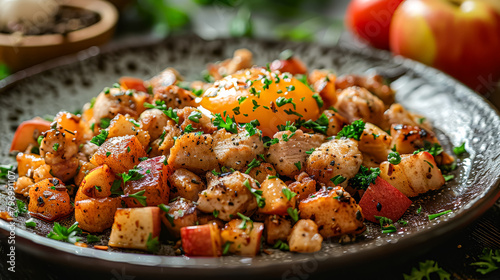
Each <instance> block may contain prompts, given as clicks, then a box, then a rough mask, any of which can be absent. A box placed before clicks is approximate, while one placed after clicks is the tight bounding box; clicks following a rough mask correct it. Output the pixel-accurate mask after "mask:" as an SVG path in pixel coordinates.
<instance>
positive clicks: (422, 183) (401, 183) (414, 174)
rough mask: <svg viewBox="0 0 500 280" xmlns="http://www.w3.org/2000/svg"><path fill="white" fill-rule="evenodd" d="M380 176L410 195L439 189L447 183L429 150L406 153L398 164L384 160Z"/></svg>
mask: <svg viewBox="0 0 500 280" xmlns="http://www.w3.org/2000/svg"><path fill="white" fill-rule="evenodd" d="M380 177H381V178H382V179H384V180H386V181H387V182H389V184H391V185H392V186H393V187H395V188H396V189H398V190H399V191H400V192H402V193H403V194H404V195H406V196H408V197H414V196H417V195H419V194H422V193H425V192H428V191H430V190H437V189H439V188H441V187H442V186H443V185H444V183H445V180H444V178H443V175H442V174H441V170H439V168H438V166H437V164H436V162H435V161H434V157H433V156H432V155H431V154H429V153H428V152H420V153H418V154H416V155H404V156H402V157H401V162H400V163H399V164H397V165H394V164H391V163H389V162H387V161H386V162H383V163H382V164H381V165H380Z"/></svg>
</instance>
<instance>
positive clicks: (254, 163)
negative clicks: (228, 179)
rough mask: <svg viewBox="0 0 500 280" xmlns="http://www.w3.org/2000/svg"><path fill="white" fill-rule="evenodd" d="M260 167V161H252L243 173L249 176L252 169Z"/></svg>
mask: <svg viewBox="0 0 500 280" xmlns="http://www.w3.org/2000/svg"><path fill="white" fill-rule="evenodd" d="M258 166H260V161H259V160H256V159H252V161H251V162H250V163H249V164H248V169H247V171H245V174H250V171H252V168H254V167H258Z"/></svg>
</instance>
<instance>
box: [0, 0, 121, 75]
mask: <svg viewBox="0 0 500 280" xmlns="http://www.w3.org/2000/svg"><path fill="white" fill-rule="evenodd" d="M0 6H1V7H2V10H1V11H0V63H5V64H6V65H7V66H8V67H9V68H10V69H11V71H13V72H15V71H19V70H22V69H24V68H27V67H30V66H33V65H36V64H39V63H41V62H44V61H47V60H49V59H52V58H55V57H58V56H63V55H67V54H72V53H76V52H78V51H81V50H84V49H87V48H90V47H92V46H99V45H103V44H105V43H107V42H108V41H109V40H110V39H111V37H112V35H113V32H114V28H115V25H116V22H117V20H118V11H117V10H116V8H115V7H114V6H113V5H112V4H110V3H109V2H107V1H101V0H0Z"/></svg>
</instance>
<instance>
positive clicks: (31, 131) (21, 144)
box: [10, 119, 50, 152]
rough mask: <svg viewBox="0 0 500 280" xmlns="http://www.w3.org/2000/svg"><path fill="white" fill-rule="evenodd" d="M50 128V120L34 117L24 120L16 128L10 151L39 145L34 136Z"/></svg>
mask: <svg viewBox="0 0 500 280" xmlns="http://www.w3.org/2000/svg"><path fill="white" fill-rule="evenodd" d="M49 129H50V122H49V121H46V120H42V119H33V120H29V121H24V122H22V123H21V124H20V125H19V127H18V128H17V129H16V133H15V134H14V138H13V139H12V144H11V146H10V151H11V152H12V151H24V150H26V148H27V147H28V146H29V145H30V144H33V145H38V143H37V139H35V138H34V137H33V136H34V135H35V134H39V133H42V132H45V131H47V130H49Z"/></svg>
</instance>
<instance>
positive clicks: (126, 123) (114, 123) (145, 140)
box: [108, 114, 151, 147]
mask: <svg viewBox="0 0 500 280" xmlns="http://www.w3.org/2000/svg"><path fill="white" fill-rule="evenodd" d="M136 124H137V125H138V126H137V125H136ZM108 130H109V133H108V138H113V137H118V136H126V135H134V136H135V137H137V140H139V142H141V144H142V146H144V147H146V146H147V145H148V144H149V141H150V140H151V139H150V138H151V137H150V136H149V133H148V132H147V131H145V130H143V129H142V128H141V125H140V123H139V122H136V121H135V120H134V119H132V118H127V117H125V116H124V115H120V114H119V115H116V117H114V118H113V119H112V120H111V122H110V124H109V128H108Z"/></svg>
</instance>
